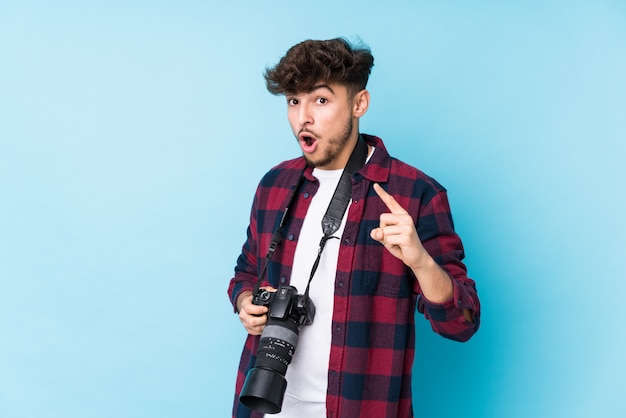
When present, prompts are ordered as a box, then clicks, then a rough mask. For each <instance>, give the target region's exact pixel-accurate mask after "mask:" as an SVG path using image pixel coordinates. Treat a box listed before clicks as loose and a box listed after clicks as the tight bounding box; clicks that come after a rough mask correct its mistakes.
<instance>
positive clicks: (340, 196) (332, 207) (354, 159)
mask: <svg viewBox="0 0 626 418" xmlns="http://www.w3.org/2000/svg"><path fill="white" fill-rule="evenodd" d="M366 159H367V144H366V143H365V140H364V139H363V138H362V137H361V135H359V139H358V141H357V144H356V146H355V148H354V150H353V151H352V154H351V155H350V159H349V160H348V163H347V164H346V167H345V168H344V170H343V173H341V177H340V178H339V183H338V184H337V188H336V189H335V192H334V194H333V197H332V199H331V201H330V204H329V205H328V209H326V213H325V214H324V217H323V218H322V232H323V233H324V236H323V237H322V239H321V240H320V245H319V248H318V250H317V258H316V259H315V262H314V263H313V267H312V269H311V275H310V276H309V281H308V283H307V286H306V291H305V292H304V299H305V300H306V299H308V297H309V288H310V286H311V280H313V276H314V275H315V272H316V271H317V267H318V265H319V263H320V259H321V257H322V251H324V247H325V246H326V241H328V240H329V239H331V238H337V239H338V238H339V237H336V236H333V234H334V233H335V232H337V231H338V230H339V227H340V226H341V221H342V219H343V216H344V214H345V213H346V209H347V208H348V204H349V203H350V198H351V197H352V174H353V173H354V172H356V171H357V170H359V169H361V167H363V166H364V165H365V161H366ZM303 179H304V175H303V174H300V178H299V179H298V184H297V185H296V186H295V188H294V190H293V192H292V195H291V198H290V199H289V203H288V204H287V207H286V208H285V211H284V212H283V216H282V218H281V220H280V224H279V225H278V228H277V229H276V231H274V234H272V240H271V241H270V246H269V249H268V251H267V255H266V256H265V264H264V265H263V269H262V270H261V274H259V278H258V279H257V281H256V283H255V284H254V290H253V292H252V294H253V295H255V294H257V292H258V291H259V288H260V287H261V282H262V281H263V277H265V274H266V273H267V266H268V265H269V263H270V260H271V259H272V256H273V255H274V252H275V251H276V248H277V247H278V244H279V243H280V241H281V239H282V233H283V227H284V225H285V221H286V219H287V214H288V213H289V208H290V207H291V205H292V204H293V202H294V200H295V198H296V196H297V194H298V189H299V188H300V186H301V184H302V182H303Z"/></svg>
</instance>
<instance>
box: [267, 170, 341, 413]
mask: <svg viewBox="0 0 626 418" xmlns="http://www.w3.org/2000/svg"><path fill="white" fill-rule="evenodd" d="M342 172H343V169H340V170H320V169H317V168H315V169H314V170H313V176H315V177H316V178H317V179H318V181H319V188H318V190H317V192H316V193H315V196H313V200H312V201H311V204H310V206H309V209H308V211H307V214H306V217H305V218H304V223H303V225H302V229H301V230H300V236H299V237H298V243H297V245H296V252H295V255H294V260H293V269H292V273H291V285H292V286H295V287H296V288H297V289H298V293H299V294H302V293H304V291H305V289H306V285H307V282H308V281H309V276H310V274H311V268H312V267H313V263H314V262H315V259H316V257H317V250H318V248H319V242H320V239H321V238H322V237H323V236H324V233H323V232H322V218H323V216H324V214H325V213H326V209H327V208H328V205H329V204H330V201H331V199H332V197H333V193H334V192H335V189H336V187H337V184H338V183H339V179H340V178H341V174H342ZM348 207H349V206H348ZM347 212H348V211H347V210H346V213H347ZM345 224H346V216H345V214H344V217H343V220H342V222H341V226H340V227H339V230H338V231H337V232H335V233H334V234H333V236H336V237H341V235H342V233H343V230H344V227H345ZM339 241H340V240H339V239H335V238H332V239H329V240H328V241H327V242H326V246H325V248H324V251H323V252H322V257H321V259H320V263H319V266H318V268H317V271H316V272H315V276H313V280H312V281H311V287H310V290H309V296H310V298H311V300H312V301H313V303H314V304H315V308H316V311H315V318H314V320H313V323H312V324H311V325H303V326H302V327H301V328H300V339H299V341H298V345H297V347H296V351H295V353H294V356H293V360H292V361H291V364H290V365H289V367H288V368H287V374H286V375H285V378H286V379H287V390H286V391H285V399H284V401H283V407H282V410H281V412H280V413H279V414H276V415H272V416H274V417H280V418H305V417H325V416H326V389H327V386H328V359H329V356H330V344H331V326H332V316H333V299H334V297H333V296H334V294H335V290H334V286H335V275H336V272H337V259H338V256H339Z"/></svg>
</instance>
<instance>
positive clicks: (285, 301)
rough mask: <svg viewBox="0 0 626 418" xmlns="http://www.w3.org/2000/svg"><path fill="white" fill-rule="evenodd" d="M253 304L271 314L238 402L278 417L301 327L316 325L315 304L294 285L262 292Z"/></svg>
mask: <svg viewBox="0 0 626 418" xmlns="http://www.w3.org/2000/svg"><path fill="white" fill-rule="evenodd" d="M252 303H253V304H255V305H261V306H267V307H268V309H269V311H268V313H267V324H266V325H265V328H264V329H263V333H262V334H261V339H260V340H259V348H258V350H257V357H256V361H255V363H254V367H253V368H252V369H250V371H249V372H248V375H247V376H246V380H245V382H244V384H243V388H242V390H241V394H240V395H239V400H240V401H241V403H243V404H244V405H245V406H247V407H248V408H250V409H254V410H256V411H259V412H263V413H266V414H276V413H278V412H280V410H281V408H282V404H283V397H284V396H285V389H286V388H287V380H286V379H285V373H287V366H289V363H291V360H292V358H293V354H294V352H295V350H296V346H297V345H298V336H299V334H300V327H301V326H302V325H310V324H311V323H312V322H313V318H314V317H315V305H314V304H313V301H311V299H309V297H308V294H306V295H299V294H298V290H297V289H296V288H295V287H294V286H281V287H279V288H278V290H277V291H276V292H270V291H267V290H264V289H259V290H258V291H257V292H256V293H255V294H253V295H252Z"/></svg>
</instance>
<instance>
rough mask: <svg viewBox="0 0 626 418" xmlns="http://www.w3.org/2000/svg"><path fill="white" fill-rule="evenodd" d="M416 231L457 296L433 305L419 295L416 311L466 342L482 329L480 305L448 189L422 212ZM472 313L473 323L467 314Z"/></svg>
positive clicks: (441, 331)
mask: <svg viewBox="0 0 626 418" xmlns="http://www.w3.org/2000/svg"><path fill="white" fill-rule="evenodd" d="M417 230H418V235H419V236H420V239H421V240H422V244H423V245H424V248H425V249H426V251H428V253H429V254H430V255H431V257H433V259H434V260H435V262H437V264H438V265H439V266H440V267H441V268H442V269H443V270H444V271H445V272H446V273H447V274H448V275H449V276H450V278H451V279H452V286H453V289H454V296H453V298H452V299H451V300H449V301H447V302H444V303H434V302H431V301H429V300H428V299H426V298H425V297H424V296H423V295H420V297H419V300H418V305H417V309H418V311H419V312H420V313H423V314H424V316H425V317H426V319H428V320H429V321H430V323H431V326H432V328H433V330H434V331H435V332H437V333H438V334H440V335H442V336H443V337H446V338H449V339H452V340H456V341H467V340H469V339H470V337H471V336H472V335H474V333H475V332H476V331H477V330H478V327H479V326H480V302H479V300H478V294H477V292H476V284H475V282H474V281H473V280H472V279H470V278H469V277H468V276H467V268H466V266H465V264H464V263H463V261H462V260H463V258H464V257H465V253H464V249H463V244H462V242H461V239H460V237H459V236H458V235H457V233H456V232H455V231H454V224H453V221H452V215H451V212H450V205H449V203H448V198H447V194H446V192H445V190H440V191H438V192H437V194H435V195H434V197H432V199H430V200H429V201H428V202H427V203H426V204H425V205H424V206H423V207H422V208H421V211H420V216H419V218H418V221H417ZM465 310H468V311H469V312H470V313H471V318H472V321H470V320H468V319H467V318H466V317H465V314H464V311H465Z"/></svg>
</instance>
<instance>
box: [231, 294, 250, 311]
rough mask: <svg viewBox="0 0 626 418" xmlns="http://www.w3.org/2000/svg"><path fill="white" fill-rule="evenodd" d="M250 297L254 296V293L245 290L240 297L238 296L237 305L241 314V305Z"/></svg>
mask: <svg viewBox="0 0 626 418" xmlns="http://www.w3.org/2000/svg"><path fill="white" fill-rule="evenodd" d="M248 296H252V291H250V290H244V291H243V292H241V293H240V294H239V296H237V302H236V303H235V304H236V305H237V312H241V304H242V303H243V300H244V299H245V298H247V297H248Z"/></svg>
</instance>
